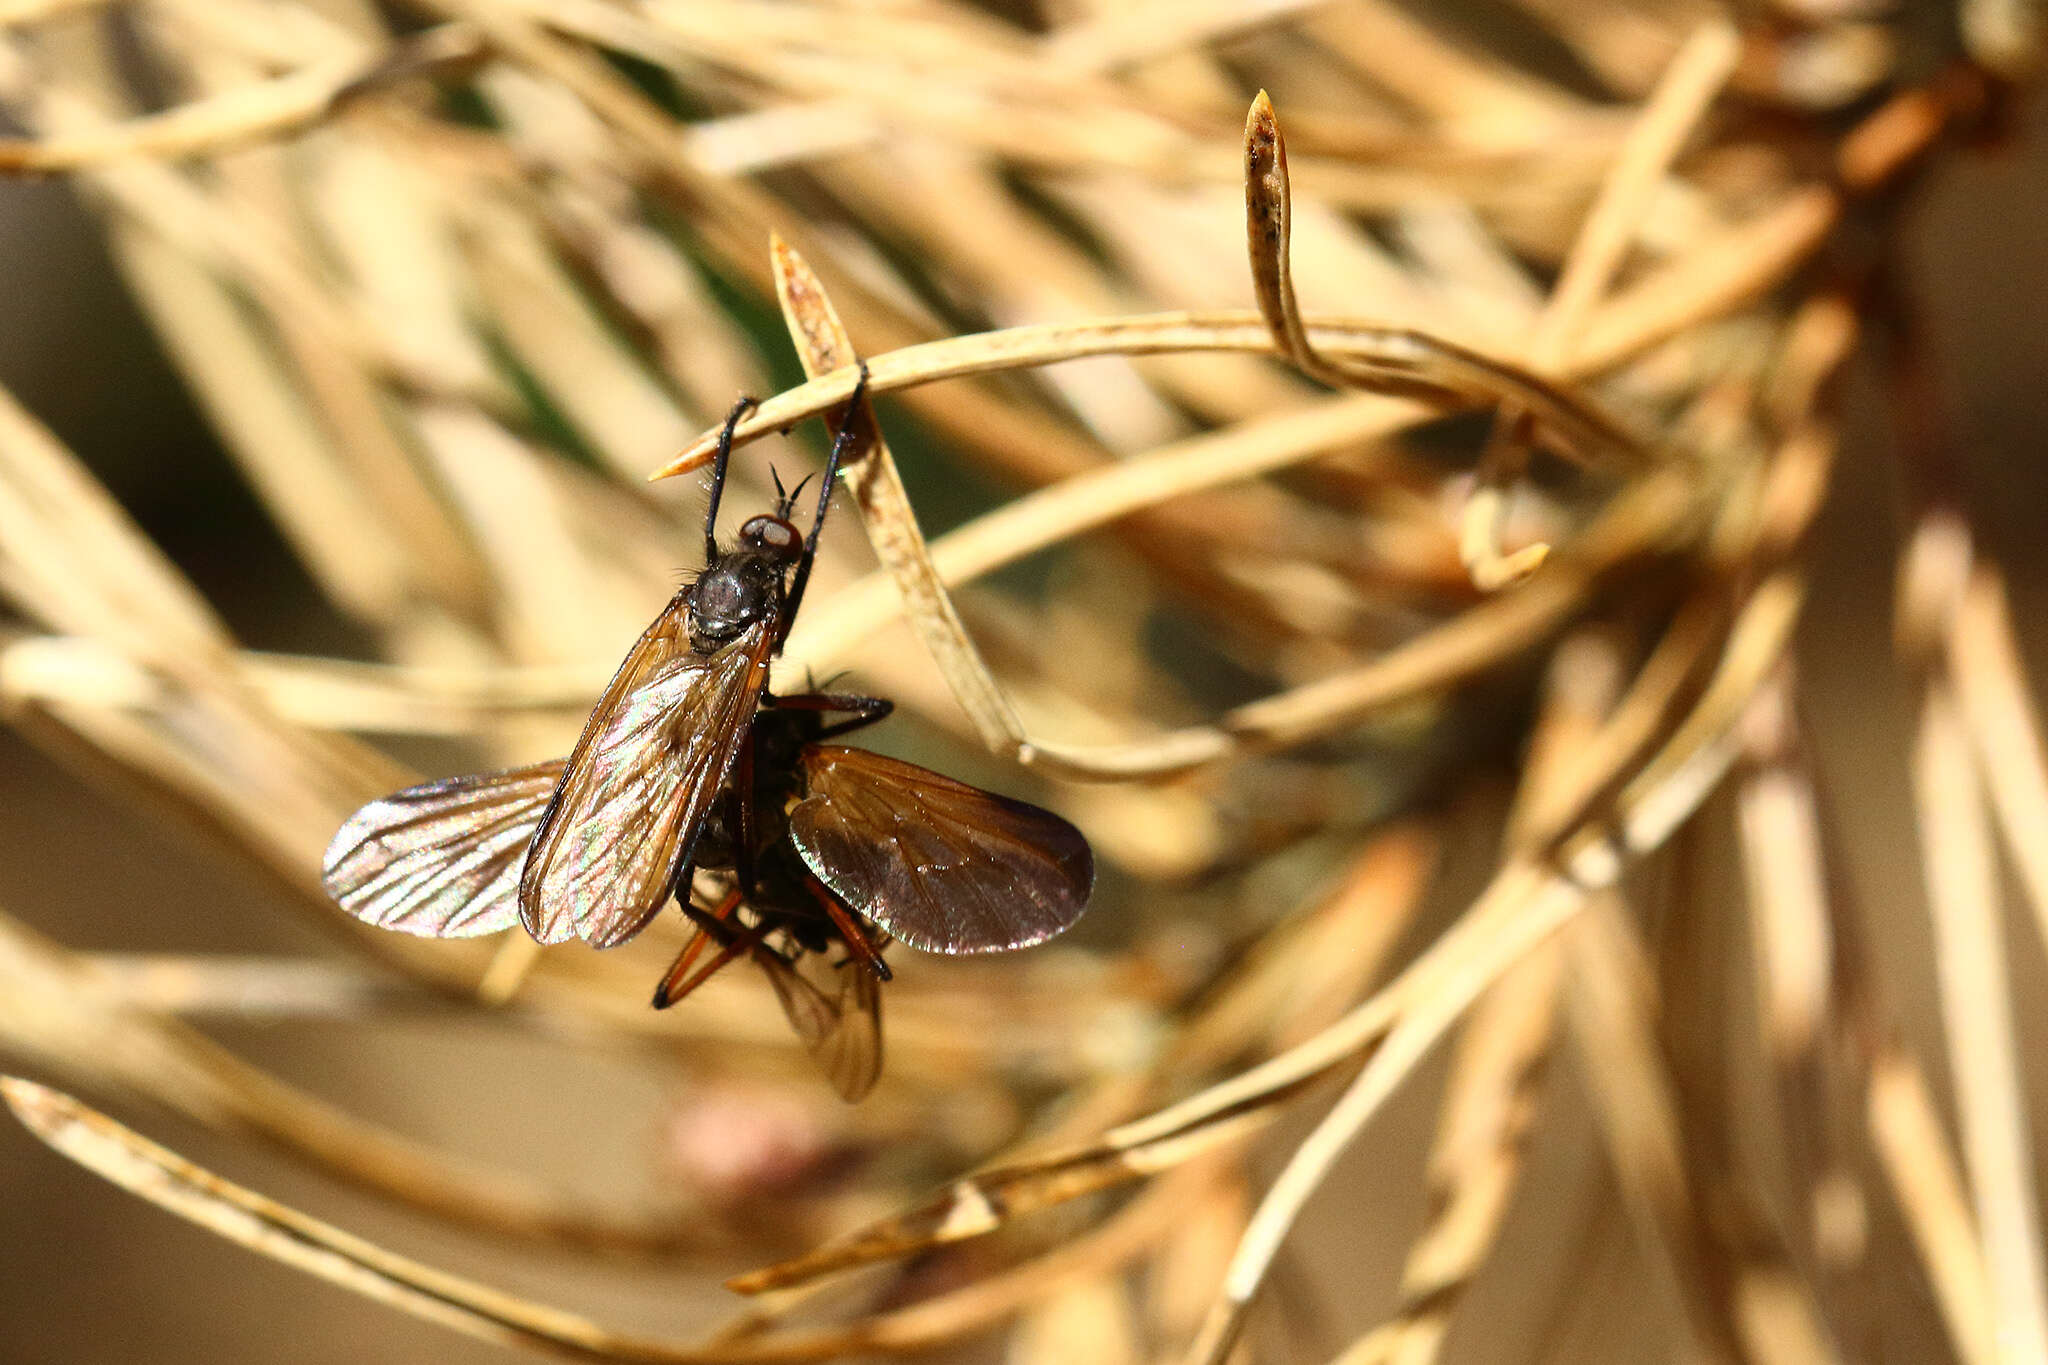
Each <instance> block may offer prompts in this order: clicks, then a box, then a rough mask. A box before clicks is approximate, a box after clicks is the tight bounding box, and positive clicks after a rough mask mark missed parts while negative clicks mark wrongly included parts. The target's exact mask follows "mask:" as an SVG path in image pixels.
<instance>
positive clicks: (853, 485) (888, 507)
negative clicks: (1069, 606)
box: [769, 237, 1029, 755]
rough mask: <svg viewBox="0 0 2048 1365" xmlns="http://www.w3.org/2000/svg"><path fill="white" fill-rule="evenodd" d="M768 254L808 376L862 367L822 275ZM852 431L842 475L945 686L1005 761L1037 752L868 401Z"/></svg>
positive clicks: (773, 246) (781, 250) (778, 249)
mask: <svg viewBox="0 0 2048 1365" xmlns="http://www.w3.org/2000/svg"><path fill="white" fill-rule="evenodd" d="M769 252H770V255H771V256H772V258H773V261H774V270H775V296H776V298H777V299H778V300H779V301H780V302H781V304H782V313H783V319H784V321H785V322H787V323H788V325H789V331H790V336H791V338H792V339H793V340H794V341H795V342H796V343H797V350H798V354H799V355H800V356H801V358H802V360H803V366H804V373H805V374H806V375H809V376H810V377H812V378H813V379H815V378H816V377H817V376H818V375H820V374H823V373H826V372H829V371H832V370H843V369H848V368H851V367H854V366H855V365H856V364H857V362H858V361H859V360H860V353H859V352H858V351H856V350H854V348H853V341H852V338H850V337H849V336H848V335H847V332H846V327H845V325H844V324H843V323H841V322H840V321H839V314H838V313H837V312H835V311H834V310H833V308H832V301H831V300H830V299H828V298H827V297H826V296H825V290H824V286H823V285H822V284H821V283H820V282H819V280H818V277H817V276H816V275H814V274H812V273H811V268H810V267H809V266H808V265H806V264H805V263H804V259H803V257H801V256H799V255H798V254H797V253H796V252H795V250H793V249H792V248H791V247H790V245H789V244H788V243H787V242H785V241H783V240H782V239H781V238H780V237H777V238H774V239H773V240H772V241H771V242H770V244H769ZM853 423H858V424H860V425H861V426H863V427H864V428H865V430H866V436H865V439H864V440H863V441H862V442H861V443H860V444H859V445H857V446H855V447H854V449H853V450H852V451H850V452H849V454H848V457H847V460H846V463H845V465H844V467H843V471H842V475H841V477H842V478H843V479H844V480H845V482H846V485H847V487H848V488H849V489H851V490H852V492H853V502H854V506H855V507H857V508H859V509H860V517H861V525H862V526H864V527H866V528H867V533H868V542H869V543H870V544H871V545H873V546H874V548H875V557H876V558H877V559H879V560H881V561H882V567H883V569H884V570H885V571H886V572H887V573H888V574H889V576H890V578H891V579H892V580H893V581H894V582H895V584H896V591H897V592H898V593H899V594H900V595H901V597H902V600H903V610H904V614H905V615H906V616H908V617H909V618H910V623H911V626H912V628H913V629H915V630H916V631H917V634H918V638H920V639H921V640H923V641H924V644H925V648H926V649H928V650H930V651H931V655H932V660H933V662H935V663H936V664H937V665H938V667H939V672H940V674H941V675H942V676H944V678H945V679H946V685H947V686H948V687H949V688H951V689H952V691H953V695H954V696H955V697H956V698H958V699H959V702H960V705H961V707H962V709H964V710H965V711H966V712H967V714H968V717H969V718H970V719H972V720H973V722H974V727H975V730H976V731H977V732H978V733H979V734H980V735H981V741H982V743H984V744H986V745H987V746H988V747H989V749H990V750H992V751H993V752H996V753H1000V754H1005V755H1011V754H1017V753H1019V752H1020V751H1022V750H1026V749H1028V747H1029V746H1028V745H1027V744H1026V743H1025V739H1024V726H1023V722H1021V721H1019V720H1018V719H1017V712H1016V709H1015V708H1014V707H1012V706H1011V705H1010V701H1009V698H1007V697H1005V696H1004V695H1003V691H1002V688H1001V686H1000V685H999V684H998V683H997V682H996V680H995V677H994V675H993V674H991V673H990V672H989V670H988V665H987V664H986V663H985V662H983V661H982V657H981V652H980V651H979V650H977V649H976V648H975V647H974V641H973V640H972V639H970V638H969V637H968V634H967V628H966V627H965V626H963V625H962V624H961V623H960V613H959V611H958V610H957V609H956V608H955V607H954V606H953V599H952V596H951V594H949V593H948V592H947V591H946V586H945V583H944V582H943V581H942V580H941V579H940V578H939V575H938V571H937V570H936V569H935V568H933V566H932V556H931V551H930V549H929V548H927V547H926V545H925V540H924V532H923V530H921V529H920V528H919V526H918V524H917V514H916V513H915V512H914V511H912V510H911V506H910V495H909V494H908V493H907V492H905V491H904V488H903V480H902V478H901V476H899V475H898V474H897V472H896V458H895V456H893V455H891V454H890V453H889V444H888V442H887V440H885V439H884V438H883V436H882V430H881V427H880V426H879V425H878V424H877V423H876V421H875V410H874V407H873V405H872V404H870V403H869V402H867V401H866V399H863V400H862V401H861V405H860V409H859V411H855V410H853V409H852V408H850V407H849V408H842V409H841V410H840V412H839V414H838V417H837V420H836V421H835V422H834V423H833V425H834V426H835V427H837V426H844V425H847V424H853Z"/></svg>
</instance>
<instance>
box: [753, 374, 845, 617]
mask: <svg viewBox="0 0 2048 1365" xmlns="http://www.w3.org/2000/svg"><path fill="white" fill-rule="evenodd" d="M867 396H868V363H867V361H865V360H863V361H861V362H860V380H859V382H857V383H856V384H854V386H853V394H852V396H851V397H849V398H848V399H847V400H846V420H845V421H844V422H842V423H841V424H840V426H839V430H838V431H837V432H835V433H834V434H833V437H832V451H831V453H830V454H829V455H827V456H826V457H825V482H824V483H823V484H822V485H821V486H820V487H819V489H818V510H817V513H816V515H814V516H813V517H812V518H811V533H810V534H809V535H807V536H805V537H804V553H803V558H801V559H799V560H798V561H797V562H796V578H795V580H794V581H792V582H791V583H790V585H789V601H788V602H787V603H786V604H785V605H784V607H783V610H782V627H781V634H780V636H779V637H778V638H777V639H776V641H775V649H776V652H777V653H780V652H781V651H782V642H783V641H784V640H787V639H788V638H789V628H790V627H791V626H793V625H795V624H796V612H797V608H798V607H801V606H802V605H803V604H804V589H805V588H806V587H808V586H809V585H810V582H811V561H812V560H814V559H816V558H817V557H818V534H819V532H821V531H823V530H824V529H825V512H826V510H827V509H829V508H830V507H831V506H832V489H833V486H834V485H836V484H837V483H838V482H839V463H840V461H841V460H842V459H843V458H844V457H845V455H846V452H847V451H848V450H849V449H851V448H852V446H853V442H854V436H855V433H856V432H858V431H859V430H860V427H861V421H860V412H861V404H862V402H863V401H864V400H865V399H866V398H867Z"/></svg>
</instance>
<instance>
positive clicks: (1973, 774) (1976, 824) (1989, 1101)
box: [1913, 677, 2048, 1359]
mask: <svg viewBox="0 0 2048 1365" xmlns="http://www.w3.org/2000/svg"><path fill="white" fill-rule="evenodd" d="M1913 779H1914V794H1915V798H1916V804H1917V806H1918V811H1919V817H1920V831H1921V846H1922V855H1921V856H1922V858H1923V859H1924V860H1925V871H1926V877H1927V890H1928V906H1929V910H1930V912H1931V913H1932V916H1933V919H1934V931H1935V933H1934V941H1935V967H1936V973H1937V976H1938V979H1939V981H1940V984H1941V1006H1942V1021H1943V1024H1944V1031H1945V1033H1946V1035H1947V1039H1948V1047H1949V1064H1950V1072H1951V1074H1952V1075H1953V1077H1954V1083H1955V1088H1956V1109H1957V1115H1958V1121H1959V1126H1960V1129H1961V1132H1962V1140H1963V1141H1962V1146H1963V1154H1964V1159H1965V1161H1966V1162H1967V1164H1968V1168H1969V1173H1970V1182H1971V1192H1972V1194H1973V1196H1974V1198H1975V1203H1976V1208H1977V1226H1978V1233H1979V1235H1980V1236H1981V1237H1982V1238H1983V1242H1984V1262H1985V1264H1986V1265H1987V1266H1988V1267H1989V1268H1990V1272H1991V1287H1992V1294H1993V1299H1992V1302H1993V1309H1994V1312H1995V1315H1996V1321H1997V1338H1998V1341H1999V1343H2000V1350H2001V1352H2003V1351H2015V1352H2018V1353H2020V1354H2021V1355H2023V1356H2030V1357H2032V1358H2036V1359H2048V1300H2044V1297H2043V1295H2044V1292H2048V1283H2044V1279H2043V1275H2044V1266H2043V1260H2042V1249H2041V1224H2040V1214H2039V1206H2038V1205H2037V1204H2036V1203H2035V1202H2034V1194H2035V1182H2034V1169H2033V1163H2032V1162H2031V1160H2030V1159H2029V1157H2028V1153H2029V1152H2030V1151H2031V1150H2032V1147H2031V1136H2030V1132H2029V1124H2028V1120H2027V1113H2026V1109H2025V1107H2024V1104H2023V1102H2022V1099H2021V1093H2020V1083H2019V1055H2018V1042H2017V1039H2016V1038H2015V1037H2014V1033H2013V1028H2014V1024H2013V1015H2012V996H2011V991H2010V987H2009V986H2008V984H2007V981H2008V977H2007V964H2006V957H2005V947H2004V942H2005V940H2004V925H2003V924H2002V922H2001V919H2000V915H1999V905H2000V900H2001V897H2000V896H1999V893H1998V878H1997V870H1996V867H1995V865H1994V861H1993V850H1992V845H1991V838H1992V836H1991V830H1990V822H1989V819H1988V816H1987V812H1986V810H1985V803H1984V796H1983V789H1982V787H1981V785H1980V777H1979V773H1978V769H1977V765H1976V763H1975V761H1974V755H1973V752H1972V748H1971V744H1970V737H1969V733H1968V731H1967V730H1966V729H1965V728H1964V726H1963V721H1962V717H1961V715H1960V713H1959V711H1958V708H1957V703H1956V699H1955V694H1954V692H1953V691H1952V690H1951V688H1950V685H1949V684H1948V683H1947V682H1946V681H1945V680H1943V679H1941V678H1938V677H1937V678H1934V679H1931V680H1930V681H1929V683H1928V686H1927V689H1926V693H1925V695H1924V697H1923V698H1922V702H1921V713H1920V723H1919V734H1918V736H1917V738H1916V742H1915V746H1914V762H1913Z"/></svg>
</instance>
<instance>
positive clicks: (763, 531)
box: [740, 517, 803, 558]
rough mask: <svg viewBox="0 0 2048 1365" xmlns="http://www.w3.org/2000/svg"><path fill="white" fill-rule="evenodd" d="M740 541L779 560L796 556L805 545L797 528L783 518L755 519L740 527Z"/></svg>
mask: <svg viewBox="0 0 2048 1365" xmlns="http://www.w3.org/2000/svg"><path fill="white" fill-rule="evenodd" d="M740 539H741V540H742V541H744V542H745V543H746V544H748V545H750V546H752V547H754V548H756V549H760V550H766V551H768V552H769V553H771V554H774V555H775V556H776V557H777V558H789V557H791V556H794V555H795V554H796V552H797V549H798V547H800V546H801V545H802V544H803V537H801V536H799V535H798V534H797V530H796V527H794V526H792V525H790V524H789V523H788V522H786V521H784V520H783V519H782V518H781V517H754V518H752V519H751V520H749V521H748V522H747V524H746V525H744V526H742V527H740Z"/></svg>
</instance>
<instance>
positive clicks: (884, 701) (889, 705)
mask: <svg viewBox="0 0 2048 1365" xmlns="http://www.w3.org/2000/svg"><path fill="white" fill-rule="evenodd" d="M761 703H762V705H764V706H772V707H775V708H776V709H777V710H781V711H824V712H834V713H839V714H844V715H845V716H846V717H847V719H845V720H839V721H834V722H832V724H830V725H827V726H826V727H824V728H823V729H822V730H820V731H818V734H817V738H819V739H831V738H833V737H834V736H835V735H843V734H846V733H847V732H848V731H851V730H859V729H861V728H863V727H865V726H869V725H873V724H874V723H875V722H876V721H878V720H883V719H885V718H887V716H888V715H889V713H890V712H891V711H894V710H895V709H896V703H895V702H893V701H890V700H889V699H888V698H886V697H863V696H861V695H860V694H859V693H857V692H799V693H797V694H796V695H795V696H791V697H770V696H765V695H764V696H763V697H762V699H761Z"/></svg>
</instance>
